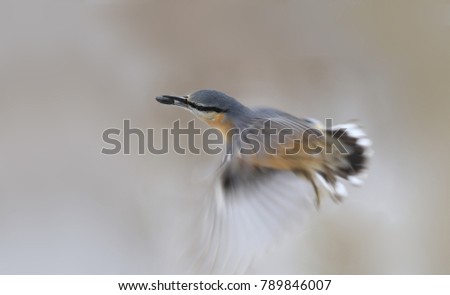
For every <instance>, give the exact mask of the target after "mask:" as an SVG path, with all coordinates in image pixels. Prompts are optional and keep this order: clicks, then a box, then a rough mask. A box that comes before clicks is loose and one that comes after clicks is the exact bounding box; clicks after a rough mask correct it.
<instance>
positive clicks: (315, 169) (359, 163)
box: [156, 90, 371, 274]
mask: <svg viewBox="0 0 450 295" xmlns="http://www.w3.org/2000/svg"><path fill="white" fill-rule="evenodd" d="M156 100H157V101H158V102H160V103H163V104H167V105H174V106H178V107H181V108H184V109H187V110H189V111H191V112H192V113H193V114H194V115H196V116H197V117H198V118H199V119H201V120H202V121H204V122H206V123H207V124H208V125H209V126H210V127H213V128H216V129H218V130H220V132H221V133H222V134H223V138H224V141H225V145H226V147H227V153H226V155H225V156H224V160H223V162H222V165H221V166H220V168H219V169H218V172H217V176H216V180H215V181H214V188H213V189H212V190H211V192H210V193H211V196H209V198H208V205H207V208H206V211H205V212H204V214H203V215H204V216H203V217H204V220H203V222H202V226H203V228H202V230H201V236H200V238H199V241H200V242H199V244H200V246H199V248H198V253H197V255H198V261H199V264H200V265H201V267H202V271H204V272H208V273H218V274H226V273H245V271H246V270H247V269H248V267H249V265H250V264H251V262H252V260H253V259H254V258H255V257H256V256H258V255H260V254H261V253H262V251H263V250H264V249H266V248H267V247H268V246H269V245H270V244H271V243H272V242H273V241H274V240H276V239H277V238H279V237H280V235H281V234H282V233H283V232H284V231H285V229H286V228H287V227H289V225H290V224H292V223H293V222H294V221H295V222H296V221H297V220H298V219H302V218H303V217H304V216H305V215H307V212H308V211H311V209H314V208H315V207H318V206H319V205H320V202H321V199H322V198H323V197H324V196H329V197H331V198H332V199H333V200H334V201H336V202H339V201H341V200H342V198H343V197H345V196H346V193H347V192H346V189H345V186H344V185H343V181H347V182H350V183H351V184H354V185H359V184H361V183H362V179H361V178H362V176H364V175H365V172H366V170H367V164H368V158H369V156H370V154H371V149H370V146H371V141H370V140H369V139H368V138H367V136H366V135H365V133H364V132H363V131H362V130H361V129H360V128H359V127H358V126H357V125H356V124H353V123H350V124H342V125H336V126H326V127H325V126H323V125H322V124H321V123H320V122H318V121H316V120H313V119H301V118H297V117H295V116H293V115H290V114H288V113H286V112H283V111H279V110H276V109H273V108H249V107H246V106H244V105H243V104H241V103H240V102H238V101H237V100H236V99H234V98H232V97H231V96H228V95H227V94H225V93H222V92H219V91H215V90H199V91H196V92H194V93H192V94H189V95H184V96H173V95H161V96H158V97H156Z"/></svg>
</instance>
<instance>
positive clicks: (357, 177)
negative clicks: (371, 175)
mask: <svg viewBox="0 0 450 295" xmlns="http://www.w3.org/2000/svg"><path fill="white" fill-rule="evenodd" d="M326 133H327V135H328V136H332V138H333V140H337V141H339V143H340V144H341V145H342V146H343V147H344V148H345V150H346V152H345V153H339V154H338V155H333V160H334V162H333V163H332V165H331V166H332V170H333V171H334V172H335V174H336V175H338V176H339V177H341V178H344V179H346V180H348V181H350V182H351V183H352V184H354V185H360V184H361V183H362V178H363V177H364V176H365V171H366V170H367V166H368V162H369V158H370V157H371V155H372V150H371V145H372V142H371V141H370V139H369V138H367V135H366V134H365V133H364V131H363V130H362V129H361V128H360V127H359V126H357V125H356V124H342V125H336V126H333V127H332V128H331V129H328V130H326Z"/></svg>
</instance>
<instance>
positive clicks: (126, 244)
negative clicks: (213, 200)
mask: <svg viewBox="0 0 450 295" xmlns="http://www.w3.org/2000/svg"><path fill="white" fill-rule="evenodd" d="M19 2H21V3H19ZM26 2H28V3H26ZM0 40H1V42H0V136H1V139H0V179H1V181H0V273H1V274H176V273H186V268H187V267H188V266H189V265H188V264H189V263H188V262H185V260H180V256H182V253H183V251H184V250H185V242H182V241H183V239H185V238H186V237H185V236H186V234H187V236H189V235H190V234H191V233H189V232H186V231H185V230H184V227H183V225H184V224H186V223H187V222H189V220H190V219H191V218H192V217H193V216H197V215H198V214H201V213H200V212H199V210H198V207H199V202H200V201H201V196H202V195H203V193H204V189H205V185H204V183H203V180H202V178H204V174H205V173H206V172H205V171H211V169H213V167H214V165H215V164H217V162H218V161H220V157H213V156H208V155H204V154H203V155H200V156H194V155H186V156H181V155H176V154H175V153H173V152H171V153H170V154H169V155H165V156H155V155H151V154H149V153H147V154H146V155H142V156H139V155H137V154H136V149H134V152H133V154H132V155H129V156H124V155H116V156H105V155H102V154H101V153H100V151H101V149H102V147H104V146H105V144H103V143H102V140H101V134H102V132H103V130H105V129H107V128H111V127H115V128H122V127H121V126H122V122H123V120H124V119H130V120H131V124H132V126H133V127H137V128H142V129H146V128H156V130H159V129H160V128H163V127H170V126H171V124H172V121H173V120H175V119H181V121H182V122H183V123H186V122H187V121H188V120H190V119H191V118H192V116H191V115H190V114H189V113H187V112H183V111H182V110H179V109H174V108H170V107H167V106H164V105H161V104H158V103H157V102H156V101H155V100H154V97H155V96H157V95H160V94H180V95H182V94H187V93H190V92H192V91H194V90H197V89H202V88H213V89H218V90H221V91H224V92H227V93H228V94H230V95H232V96H235V97H237V98H239V99H240V100H241V101H242V102H243V103H245V104H247V105H265V106H272V107H276V108H279V109H282V110H285V111H288V112H290V113H292V114H294V115H297V116H307V117H314V118H317V119H320V120H324V119H325V118H333V119H334V121H335V122H336V123H340V122H345V121H346V120H348V119H358V120H359V122H360V123H361V124H362V125H363V126H364V128H365V130H366V131H367V133H368V134H369V136H370V137H371V138H372V139H373V142H374V150H375V155H374V158H373V161H372V163H371V169H370V173H369V178H368V180H367V181H366V183H365V185H364V186H363V187H361V188H350V197H349V198H348V199H347V200H346V201H345V202H344V203H343V204H341V205H339V206H336V205H334V204H332V203H327V204H326V205H325V206H324V208H322V210H321V211H320V212H319V214H315V215H314V216H312V218H311V219H310V221H309V222H308V223H307V224H305V225H303V226H301V227H299V228H296V229H291V230H289V231H287V234H286V235H285V238H284V239H283V240H280V241H278V242H277V243H275V244H274V245H273V247H271V248H270V249H268V251H267V252H266V253H265V255H264V256H263V258H262V259H258V260H257V261H255V262H254V264H253V265H252V267H251V268H250V269H249V271H248V273H251V274H450V230H449V226H450V191H449V187H450V186H449V182H450V177H449V175H450V173H449V169H450V168H449V164H450V161H449V160H450V157H449V155H448V151H449V147H450V140H449V135H450V133H449V127H450V113H449V108H450V3H449V2H448V1H438V0H436V1H400V0H399V1H356V0H347V1H312V0H311V1H288V0H285V1H256V0H252V1H206V0H205V1H181V0H180V1H175V0H169V1H107V0H105V1H72V2H70V3H69V2H67V3H63V2H61V1H2V2H1V4H0ZM197 125H198V126H203V125H202V124H201V123H200V122H197ZM208 169H209V170H208ZM192 234H193V233H192ZM181 237H183V238H181Z"/></svg>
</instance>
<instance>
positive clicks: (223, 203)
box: [198, 157, 315, 274]
mask: <svg viewBox="0 0 450 295" xmlns="http://www.w3.org/2000/svg"><path fill="white" fill-rule="evenodd" d="M208 200H209V201H208V202H209V203H208V210H207V215H206V216H205V220H204V221H203V227H204V228H203V232H202V237H201V239H200V245H201V246H200V257H199V261H198V262H199V263H200V266H201V271H202V272H206V273H217V274H236V273H244V272H245V270H246V269H247V267H248V266H249V265H250V263H251V261H252V260H253V258H254V257H255V256H257V255H258V254H260V253H261V252H262V251H263V250H265V249H267V247H268V246H269V245H270V244H271V243H272V242H273V241H274V240H276V238H277V237H279V236H280V235H282V234H283V232H284V231H285V230H286V228H288V227H289V225H290V224H291V223H294V222H298V221H299V219H302V218H303V217H304V216H305V215H306V213H307V212H308V211H311V209H314V200H315V195H314V190H313V188H312V185H311V183H310V182H309V181H307V180H306V179H303V178H300V177H298V176H297V175H295V174H294V173H292V172H290V171H279V170H272V169H260V168H255V167H253V166H251V165H249V164H247V163H245V162H243V161H242V160H240V159H236V157H234V158H233V159H232V160H229V161H227V162H226V163H225V164H224V165H223V166H222V169H221V173H220V175H219V177H218V179H217V182H216V185H215V191H214V196H213V197H212V198H211V197H209V198H208Z"/></svg>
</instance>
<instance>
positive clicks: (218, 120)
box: [203, 114, 234, 136]
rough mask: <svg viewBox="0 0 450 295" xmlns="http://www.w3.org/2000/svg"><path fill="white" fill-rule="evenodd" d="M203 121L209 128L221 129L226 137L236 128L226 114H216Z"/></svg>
mask: <svg viewBox="0 0 450 295" xmlns="http://www.w3.org/2000/svg"><path fill="white" fill-rule="evenodd" d="M203 119H204V121H205V122H206V123H207V124H208V125H209V126H211V127H213V128H217V129H219V130H220V131H221V132H222V134H223V135H224V136H226V135H227V134H228V132H229V131H230V129H232V128H233V127H234V124H233V123H232V122H231V121H230V120H228V119H227V117H226V116H225V114H215V115H212V116H210V117H207V118H203Z"/></svg>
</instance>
